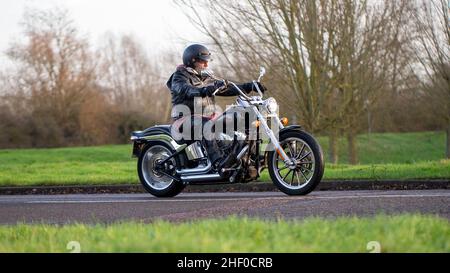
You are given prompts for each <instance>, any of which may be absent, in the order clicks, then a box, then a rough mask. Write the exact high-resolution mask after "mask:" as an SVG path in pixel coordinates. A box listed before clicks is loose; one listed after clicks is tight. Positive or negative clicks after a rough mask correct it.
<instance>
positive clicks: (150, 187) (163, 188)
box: [137, 142, 185, 197]
mask: <svg viewBox="0 0 450 273" xmlns="http://www.w3.org/2000/svg"><path fill="white" fill-rule="evenodd" d="M173 153H174V151H172V150H171V149H170V148H169V147H168V146H167V145H166V144H164V143H162V142H158V143H149V144H147V145H146V146H145V147H144V149H143V150H142V152H141V154H140V156H139V160H138V163H137V170H138V175H139V180H140V182H141V184H142V186H143V187H144V188H145V190H146V191H147V192H149V193H150V194H152V195H154V196H156V197H173V196H176V195H177V194H179V193H180V192H181V191H182V190H183V189H184V188H185V185H184V184H183V183H182V182H180V181H176V180H174V179H172V178H170V177H169V176H167V175H165V174H163V173H161V172H159V171H158V170H156V168H155V166H156V163H157V162H161V161H163V160H164V159H166V158H168V157H169V156H171V155H172V154H173ZM179 164H180V161H179V159H178V157H173V158H171V159H170V160H168V161H167V162H166V164H165V166H166V168H165V171H166V172H167V173H169V174H170V175H172V176H175V170H176V167H177V166H179Z"/></svg>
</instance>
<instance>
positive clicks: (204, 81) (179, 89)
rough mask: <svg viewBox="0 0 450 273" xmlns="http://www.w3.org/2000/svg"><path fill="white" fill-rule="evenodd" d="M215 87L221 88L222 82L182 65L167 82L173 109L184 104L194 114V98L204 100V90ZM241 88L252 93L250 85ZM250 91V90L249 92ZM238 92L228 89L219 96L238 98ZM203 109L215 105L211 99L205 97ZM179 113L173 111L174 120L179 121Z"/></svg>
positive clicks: (240, 86) (231, 88)
mask: <svg viewBox="0 0 450 273" xmlns="http://www.w3.org/2000/svg"><path fill="white" fill-rule="evenodd" d="M209 85H214V87H215V88H219V87H221V86H222V85H223V83H222V82H220V81H214V80H213V79H211V78H209V77H208V78H202V76H200V75H199V74H198V73H197V72H196V71H195V70H194V69H192V68H190V67H186V66H184V65H180V66H178V67H177V70H176V71H175V72H174V73H173V74H172V76H170V78H169V80H168V81H167V87H168V88H169V89H170V91H171V93H172V109H173V107H174V106H175V105H178V104H184V105H186V106H187V107H189V109H190V110H191V113H194V98H195V97H200V98H202V94H203V93H204V92H202V89H203V88H205V87H206V86H209ZM238 86H239V88H241V89H242V90H244V91H246V92H250V91H252V90H251V89H252V87H251V85H249V84H243V85H238ZM248 89H250V90H248ZM238 94H239V93H238V91H237V90H236V89H235V88H234V87H228V89H226V90H224V91H223V92H221V93H220V94H218V95H219V96H236V95H238ZM201 103H202V105H201V106H202V107H206V106H208V105H211V104H213V103H214V101H213V100H212V98H211V97H203V98H202V100H201ZM178 115H179V113H174V111H172V118H174V119H177V118H178V117H179V116H178Z"/></svg>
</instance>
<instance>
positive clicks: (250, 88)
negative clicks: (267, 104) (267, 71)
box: [242, 82, 267, 93]
mask: <svg viewBox="0 0 450 273" xmlns="http://www.w3.org/2000/svg"><path fill="white" fill-rule="evenodd" d="M256 84H257V85H258V87H259V89H260V90H261V92H262V93H264V91H266V90H267V88H266V87H265V86H264V85H263V84H262V83H260V82H257V83H256ZM242 89H244V90H245V92H247V93H250V92H252V91H255V92H258V90H257V89H256V86H255V84H254V83H253V82H247V83H244V84H243V85H242Z"/></svg>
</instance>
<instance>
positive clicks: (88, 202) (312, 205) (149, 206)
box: [0, 190, 450, 224]
mask: <svg viewBox="0 0 450 273" xmlns="http://www.w3.org/2000/svg"><path fill="white" fill-rule="evenodd" d="M406 212H408V213H423V214H435V215H439V216H441V217H444V218H447V219H450V190H422V191H316V192H312V193H310V194H309V195H307V196H294V197H293V196H287V195H284V194H283V193H281V192H236V193H184V194H183V193H182V194H180V195H178V196H177V197H174V198H167V199H160V198H155V197H153V196H151V195H149V194H85V195H83V194H80V195H21V196H17V195H15V196H6V195H4V196H0V224H15V223H50V224H65V223H75V222H81V223H98V222H100V223H111V222H116V221H123V220H138V221H144V222H151V221H153V220H156V219H164V220H170V221H186V220H193V219H198V218H219V217H224V216H228V215H241V216H244V215H245V216H249V217H260V218H265V219H277V218H280V217H282V218H285V219H301V218H304V217H308V216H321V217H331V218H334V217H337V216H355V215H357V216H371V215H374V214H377V213H385V214H400V213H406Z"/></svg>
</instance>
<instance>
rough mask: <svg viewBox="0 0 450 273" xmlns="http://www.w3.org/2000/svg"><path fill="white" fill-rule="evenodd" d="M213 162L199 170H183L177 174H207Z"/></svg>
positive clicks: (198, 168)
mask: <svg viewBox="0 0 450 273" xmlns="http://www.w3.org/2000/svg"><path fill="white" fill-rule="evenodd" d="M211 166H212V165H211V162H210V161H209V160H208V164H207V165H206V166H201V167H197V168H192V169H182V170H177V171H176V172H177V174H180V175H183V174H192V175H193V174H196V173H197V174H198V173H205V172H208V171H209V170H210V169H211Z"/></svg>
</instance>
